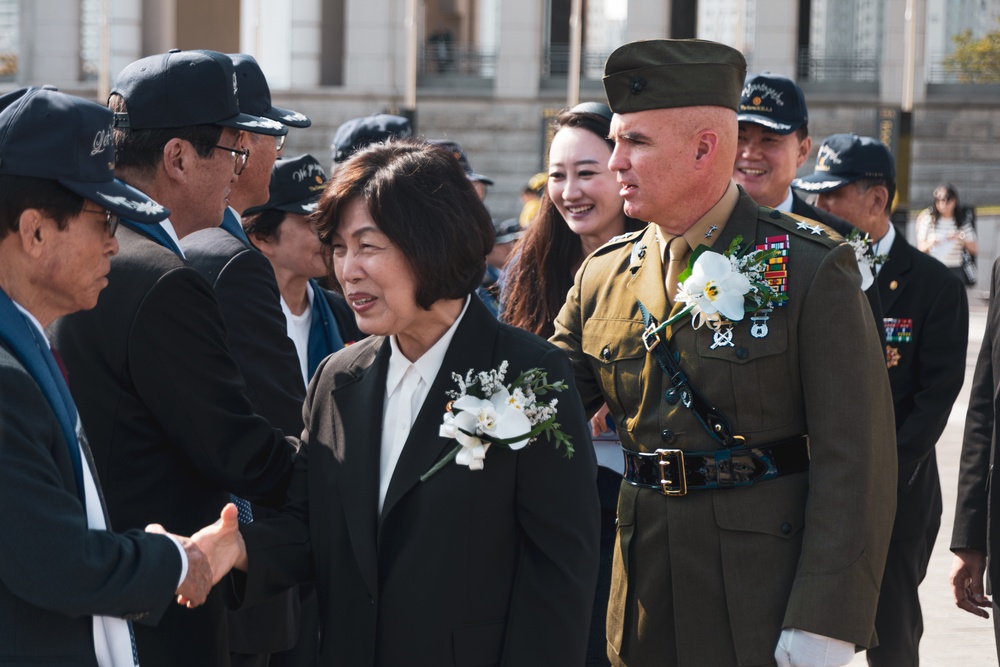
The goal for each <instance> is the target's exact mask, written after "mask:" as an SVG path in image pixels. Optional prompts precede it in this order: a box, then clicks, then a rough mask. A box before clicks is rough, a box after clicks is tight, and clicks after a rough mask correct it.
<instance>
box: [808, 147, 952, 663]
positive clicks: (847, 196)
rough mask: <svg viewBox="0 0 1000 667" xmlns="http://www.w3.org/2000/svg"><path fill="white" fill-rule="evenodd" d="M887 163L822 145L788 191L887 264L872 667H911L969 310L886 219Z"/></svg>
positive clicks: (942, 271)
mask: <svg viewBox="0 0 1000 667" xmlns="http://www.w3.org/2000/svg"><path fill="white" fill-rule="evenodd" d="M895 178H896V170H895V164H894V162H893V159H892V155H891V154H890V153H889V149H888V148H886V146H885V145H884V144H882V143H881V142H880V141H878V140H877V139H873V138H872V137H859V136H858V135H856V134H834V135H833V136H830V137H827V138H826V139H825V140H824V141H823V144H822V145H821V146H820V148H819V152H818V153H817V156H816V170H815V171H814V172H813V173H812V174H810V175H808V176H805V177H804V178H800V179H796V180H795V182H794V186H795V187H796V188H799V189H801V190H803V191H805V192H812V193H817V194H818V195H819V196H818V198H817V200H816V205H817V206H818V207H820V208H822V209H824V210H827V211H830V212H831V213H834V214H836V215H839V216H841V217H843V218H846V219H848V220H851V221H852V222H853V223H854V225H855V226H856V227H857V228H858V229H860V230H861V231H862V233H865V234H868V235H869V236H870V237H871V239H872V241H873V242H874V249H873V251H874V253H875V254H876V255H884V256H886V257H887V258H888V259H886V261H885V263H883V264H881V265H880V266H876V271H877V276H876V279H875V283H876V286H877V288H878V289H879V292H880V297H881V301H882V304H883V306H884V308H885V333H886V347H885V350H886V366H887V367H888V372H889V384H890V385H891V386H892V398H893V403H894V404H895V417H896V453H897V457H898V461H899V463H898V475H899V477H898V486H897V495H896V518H895V522H894V524H893V527H892V540H891V541H890V542H889V554H888V557H887V559H886V562H885V574H884V575H883V576H882V593H881V595H880V597H879V601H878V615H877V616H876V617H875V632H876V633H877V634H878V641H879V645H878V647H877V648H872V649H869V651H868V663H869V664H871V665H873V666H874V667H891V666H894V665H899V666H903V665H916V664H918V663H919V661H920V656H919V651H918V649H919V644H920V636H921V635H922V634H923V618H922V617H921V613H920V598H919V597H918V595H917V587H918V586H919V585H920V582H921V581H923V578H924V575H925V574H927V563H928V561H929V560H930V556H931V550H932V549H933V547H934V540H935V539H936V538H937V533H938V528H939V527H940V526H941V507H942V505H941V482H940V479H939V478H938V468H937V457H936V455H935V452H934V446H935V444H936V443H937V441H938V438H940V437H941V433H942V432H943V431H944V427H945V424H946V423H947V422H948V415H949V414H950V413H951V407H952V405H953V404H954V403H955V399H956V398H957V397H958V392H959V390H961V388H962V382H963V380H964V379H965V354H966V347H967V345H968V337H969V303H968V298H967V296H966V293H965V285H964V284H963V283H962V281H961V280H960V279H959V278H957V277H956V276H955V275H954V274H952V273H951V272H950V271H949V270H948V269H947V268H946V267H945V266H944V265H943V264H942V263H940V262H939V261H937V260H935V259H933V258H932V257H929V256H927V255H925V254H923V253H921V252H919V251H918V250H917V249H916V248H914V247H913V246H911V245H910V244H909V243H908V242H907V241H906V239H905V238H903V235H902V234H899V233H897V231H896V229H895V227H893V225H892V223H891V222H890V220H889V213H890V212H891V209H892V200H893V196H894V194H895V192H896V181H895Z"/></svg>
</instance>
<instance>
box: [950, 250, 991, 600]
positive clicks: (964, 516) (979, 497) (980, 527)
mask: <svg viewBox="0 0 1000 667" xmlns="http://www.w3.org/2000/svg"><path fill="white" fill-rule="evenodd" d="M998 388H1000V260H997V261H996V262H994V263H993V273H992V277H991V279H990V306H989V313H988V314H987V317H986V331H985V332H984V334H983V345H982V347H981V348H980V349H979V357H978V359H977V360H976V370H975V373H974V374H973V376H972V389H971V393H970V395H969V411H968V413H967V414H966V417H965V438H964V440H963V441H962V463H961V467H960V469H959V475H958V502H957V503H956V508H955V527H954V529H953V532H952V537H951V548H952V549H975V550H976V551H981V552H982V553H985V554H988V555H989V581H990V583H991V590H992V591H993V594H994V595H995V594H996V592H997V586H998V585H1000V558H998V554H1000V551H998V549H1000V525H998V523H997V522H998V519H1000V507H998V506H997V504H998V503H1000V494H998V493H993V490H995V489H992V488H991V487H992V486H995V485H994V484H993V482H992V479H991V478H992V476H993V462H994V461H995V460H996V458H997V452H996V448H997V422H996V415H997V412H998V411H1000V406H998V405H997V401H998V393H997V389H998Z"/></svg>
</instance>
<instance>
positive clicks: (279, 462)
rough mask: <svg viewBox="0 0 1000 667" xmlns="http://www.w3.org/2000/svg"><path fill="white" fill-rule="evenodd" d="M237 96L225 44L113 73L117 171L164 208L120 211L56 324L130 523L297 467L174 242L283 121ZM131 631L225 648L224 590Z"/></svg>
mask: <svg viewBox="0 0 1000 667" xmlns="http://www.w3.org/2000/svg"><path fill="white" fill-rule="evenodd" d="M178 91H181V92H178ZM237 100H238V77H237V75H236V72H235V70H234V68H233V63H232V60H231V59H230V58H229V56H227V55H225V54H222V53H216V52H214V51H171V52H169V53H165V54H160V55H156V56H150V57H148V58H143V59H141V60H139V61H136V62H134V63H132V64H131V65H129V66H128V67H126V68H125V70H123V71H122V73H121V75H120V76H119V78H118V80H117V82H116V83H115V85H114V86H113V88H112V93H111V99H110V106H111V107H112V109H113V110H114V111H115V112H116V114H115V116H116V127H115V133H114V135H115V137H114V141H115V148H116V150H117V155H118V175H119V177H121V178H122V179H123V180H125V181H126V182H128V183H129V184H130V185H133V186H134V187H136V188H138V189H139V190H141V191H143V192H144V193H146V194H147V195H150V196H152V197H153V198H154V199H156V201H158V202H160V203H161V204H163V205H164V206H166V207H168V208H169V209H170V211H171V213H170V218H169V220H168V221H167V220H165V221H163V222H162V223H160V224H159V225H144V226H140V225H137V224H135V223H134V222H132V221H130V220H129V219H123V220H122V223H121V227H120V228H119V230H118V237H119V242H120V244H121V251H120V253H119V254H118V256H117V257H115V258H114V259H113V260H112V263H111V284H110V287H109V288H108V289H107V290H106V291H105V292H104V294H102V296H101V299H100V300H99V302H98V304H97V307H96V308H95V309H94V310H92V311H89V312H86V313H77V314H74V315H70V316H68V317H66V318H63V319H62V320H60V321H59V322H57V323H56V324H55V325H54V327H53V332H54V337H55V340H56V341H57V344H58V345H59V347H60V350H61V351H63V354H64V356H65V358H66V363H67V365H68V367H69V371H70V378H71V383H70V384H71V389H72V390H73V393H74V398H75V399H76V402H77V405H78V406H79V408H80V415H81V419H82V421H83V424H84V426H85V428H86V429H87V432H88V433H89V434H90V436H91V444H92V445H93V446H94V454H95V460H96V462H97V469H98V472H99V473H100V476H101V479H102V481H104V483H105V486H104V492H105V497H106V499H107V501H108V513H109V515H110V516H111V519H112V521H114V522H115V525H116V526H119V527H121V528H131V527H136V526H139V527H141V526H145V525H146V524H147V523H149V522H150V521H153V520H156V521H160V522H161V523H162V524H163V525H164V526H165V527H166V528H167V529H169V530H171V531H174V532H181V533H188V532H190V531H193V530H196V529H197V528H198V527H200V526H203V525H206V524H209V523H211V522H212V520H213V519H214V518H215V517H216V516H218V513H219V510H220V508H221V507H222V506H223V505H224V504H225V503H226V502H227V501H228V500H229V494H230V492H232V493H236V494H238V495H240V496H241V497H243V498H249V499H252V500H265V499H268V500H269V501H270V502H271V503H274V504H277V503H279V502H280V500H281V499H282V497H283V494H284V488H285V485H286V484H287V481H288V475H289V474H290V470H291V459H292V455H293V449H292V446H291V445H290V444H289V443H288V442H286V441H285V439H284V438H283V437H282V435H281V433H280V432H279V431H277V430H275V429H273V428H272V426H271V425H270V424H269V423H268V422H267V421H266V420H265V419H264V418H263V417H260V416H258V415H257V414H255V412H254V410H253V404H252V402H251V400H250V398H248V389H247V386H246V384H245V382H244V380H243V377H242V375H241V374H240V370H239V367H238V365H237V363H236V362H235V361H234V359H233V356H232V354H231V352H230V348H229V343H228V334H227V331H226V327H225V323H224V320H223V317H222V314H221V313H220V311H219V306H218V303H217V301H216V298H215V295H214V293H213V291H212V287H211V286H210V285H209V284H208V283H207V282H206V281H205V279H204V278H203V277H202V276H201V275H200V274H199V273H198V272H197V271H195V270H194V269H192V268H190V267H188V266H187V265H186V264H185V262H184V260H183V256H182V254H181V252H180V249H179V248H178V246H177V241H178V240H179V239H183V238H184V237H185V236H187V235H188V234H191V233H193V232H195V231H197V230H199V229H205V228H208V227H215V226H218V225H219V223H220V222H221V220H222V216H223V211H224V210H225V208H226V204H227V202H228V197H229V195H230V192H231V188H232V183H233V182H234V181H235V179H236V178H237V172H238V171H240V170H241V169H242V168H243V167H244V166H245V163H244V162H243V161H242V158H241V155H242V153H241V150H242V149H241V148H240V147H239V144H238V141H239V133H240V131H242V130H253V131H255V132H270V133H271V134H273V135H277V134H280V133H281V132H282V131H284V128H283V127H280V126H277V125H278V124H276V123H274V122H273V121H267V122H265V120H264V119H262V118H260V117H257V116H252V115H249V114H244V113H241V112H240V109H239V105H238V101H237ZM219 147H222V148H219ZM234 156H235V157H234ZM136 644H137V646H138V651H139V656H140V657H141V659H142V663H143V666H144V667H155V666H156V665H163V666H164V667H168V666H170V667H173V666H176V665H226V664H229V652H228V646H227V644H228V642H227V638H226V625H225V608H224V604H223V601H222V597H221V593H220V592H219V591H213V592H212V593H211V594H210V595H209V596H208V600H207V601H206V604H205V605H203V606H202V607H199V608H198V609H196V610H193V611H189V610H185V609H181V608H179V607H178V608H175V609H171V610H168V611H167V612H166V613H165V614H164V617H163V619H162V621H161V622H160V624H159V626H157V627H156V628H138V629H137V630H136Z"/></svg>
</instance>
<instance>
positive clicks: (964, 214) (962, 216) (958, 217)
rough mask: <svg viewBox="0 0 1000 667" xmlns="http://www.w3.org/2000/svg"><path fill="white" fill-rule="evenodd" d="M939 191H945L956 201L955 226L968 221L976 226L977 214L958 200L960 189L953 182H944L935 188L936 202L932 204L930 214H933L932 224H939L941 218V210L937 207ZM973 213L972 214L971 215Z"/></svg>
mask: <svg viewBox="0 0 1000 667" xmlns="http://www.w3.org/2000/svg"><path fill="white" fill-rule="evenodd" d="M939 192H944V194H945V197H946V198H948V199H951V200H953V201H954V202H955V226H956V227H961V226H962V225H964V224H965V223H966V222H968V223H969V224H971V225H972V226H973V227H975V226H976V214H975V212H973V211H972V209H965V208H964V207H963V206H962V203H961V202H960V201H959V200H958V190H957V189H956V188H955V186H954V185H952V184H951V183H942V184H941V185H939V186H937V187H936V188H934V202H933V203H932V204H931V208H930V214H931V226H932V227H934V226H936V225H937V222H938V220H939V219H940V218H941V212H940V211H938V207H937V195H938V193H939ZM970 213H971V215H970Z"/></svg>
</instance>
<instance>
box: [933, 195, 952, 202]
mask: <svg viewBox="0 0 1000 667" xmlns="http://www.w3.org/2000/svg"><path fill="white" fill-rule="evenodd" d="M934 201H951V195H944V196H943V197H935V198H934Z"/></svg>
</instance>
